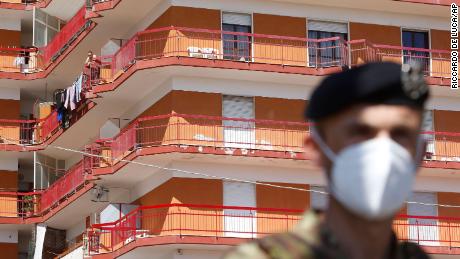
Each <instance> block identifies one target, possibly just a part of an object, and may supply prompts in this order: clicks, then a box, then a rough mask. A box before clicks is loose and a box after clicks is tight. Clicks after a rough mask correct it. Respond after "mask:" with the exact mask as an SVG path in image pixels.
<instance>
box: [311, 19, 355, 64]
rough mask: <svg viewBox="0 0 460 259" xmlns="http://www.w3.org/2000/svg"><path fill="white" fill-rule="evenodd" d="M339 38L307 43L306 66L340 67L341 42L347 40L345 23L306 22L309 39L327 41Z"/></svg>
mask: <svg viewBox="0 0 460 259" xmlns="http://www.w3.org/2000/svg"><path fill="white" fill-rule="evenodd" d="M333 37H339V38H340V40H329V41H322V42H309V43H308V58H309V59H308V60H309V62H308V64H309V66H312V67H328V66H340V65H342V64H343V58H344V56H345V55H344V54H343V51H344V48H343V44H342V40H347V39H348V27H347V24H345V23H335V22H321V21H309V22H308V38H309V39H327V38H333Z"/></svg>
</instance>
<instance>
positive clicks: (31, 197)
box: [0, 190, 41, 218]
mask: <svg viewBox="0 0 460 259" xmlns="http://www.w3.org/2000/svg"><path fill="white" fill-rule="evenodd" d="M40 194H41V193H40V192H17V191H10V190H1V191H0V217H2V218H18V217H19V218H24V217H33V216H36V215H37V214H36V213H37V211H38V210H39V206H40V205H39V202H40Z"/></svg>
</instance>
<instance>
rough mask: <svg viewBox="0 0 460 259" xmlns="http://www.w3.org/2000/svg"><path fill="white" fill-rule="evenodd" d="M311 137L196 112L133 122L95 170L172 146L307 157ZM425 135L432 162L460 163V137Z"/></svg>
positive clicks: (276, 125)
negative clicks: (305, 150)
mask: <svg viewBox="0 0 460 259" xmlns="http://www.w3.org/2000/svg"><path fill="white" fill-rule="evenodd" d="M308 134H309V124H308V123H303V122H286V121H271V120H257V119H239V118H224V117H215V116H203V115H190V114H167V115H159V116H149V117H142V118H138V119H137V120H135V121H133V122H132V123H131V124H130V125H128V126H127V127H126V128H125V129H124V130H122V131H121V132H120V133H119V134H118V135H117V136H115V137H114V138H113V139H108V140H102V141H99V142H97V143H95V145H93V146H92V149H91V152H92V153H93V154H95V155H98V156H102V158H101V157H93V158H92V159H91V161H92V167H94V168H99V167H107V166H111V165H114V164H116V163H117V162H118V161H119V160H120V159H123V158H125V157H126V156H127V155H128V154H130V153H131V152H133V151H134V150H136V149H140V148H147V147H155V146H157V147H161V146H167V145H173V146H199V147H201V148H202V147H213V148H229V149H232V148H239V149H246V150H262V151H281V152H295V153H301V152H303V141H304V138H305V137H306V136H308ZM421 135H422V137H423V138H424V139H425V140H426V141H427V149H426V154H425V157H424V159H425V160H426V161H444V162H460V133H452V132H423V133H422V134H421ZM211 150H214V151H215V149H211ZM214 151H213V152H214ZM202 152H206V151H205V150H202ZM208 152H211V151H208Z"/></svg>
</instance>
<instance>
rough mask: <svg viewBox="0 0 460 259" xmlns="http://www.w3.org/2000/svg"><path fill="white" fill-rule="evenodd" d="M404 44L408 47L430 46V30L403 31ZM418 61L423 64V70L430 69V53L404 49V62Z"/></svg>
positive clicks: (422, 47)
mask: <svg viewBox="0 0 460 259" xmlns="http://www.w3.org/2000/svg"><path fill="white" fill-rule="evenodd" d="M402 41H403V42H402V44H403V47H406V48H418V49H426V50H428V49H429V48H430V45H429V37H428V32H426V31H411V30H403V31H402ZM410 62H418V63H420V64H421V65H422V66H423V71H425V73H428V75H429V71H430V53H429V52H428V51H419V50H412V49H405V50H403V63H404V64H407V63H410Z"/></svg>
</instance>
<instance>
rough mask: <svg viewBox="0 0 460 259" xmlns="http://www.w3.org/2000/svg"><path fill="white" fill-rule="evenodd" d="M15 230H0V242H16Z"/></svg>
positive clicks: (16, 232) (16, 234) (16, 233)
mask: <svg viewBox="0 0 460 259" xmlns="http://www.w3.org/2000/svg"><path fill="white" fill-rule="evenodd" d="M17 242H18V231H17V230H0V243H17Z"/></svg>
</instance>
